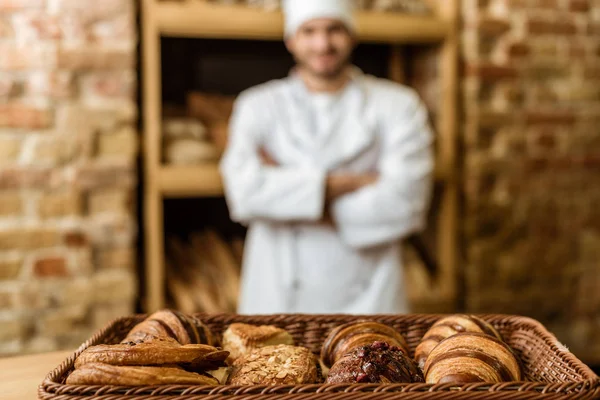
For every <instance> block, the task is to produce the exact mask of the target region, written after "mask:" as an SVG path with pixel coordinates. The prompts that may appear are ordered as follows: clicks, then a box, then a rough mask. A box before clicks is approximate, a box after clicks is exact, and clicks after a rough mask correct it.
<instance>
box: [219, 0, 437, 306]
mask: <svg viewBox="0 0 600 400" xmlns="http://www.w3.org/2000/svg"><path fill="white" fill-rule="evenodd" d="M284 14H285V45H286V47H287V49H288V50H289V51H290V53H291V54H292V55H293V56H294V59H295V61H296V66H295V67H294V69H293V70H292V71H291V72H290V75H289V76H288V77H286V78H284V79H278V80H273V81H270V82H267V83H264V84H261V85H259V86H256V87H253V88H250V89H248V90H246V91H244V92H243V93H242V94H241V95H240V96H239V97H238V99H237V100H236V103H235V106H234V112H233V115H232V117H231V121H230V137H229V144H228V148H227V149H226V152H225V154H224V157H223V159H222V161H221V165H220V169H221V173H222V176H223V180H224V185H225V194H226V199H227V203H228V206H229V209H230V214H231V217H232V219H233V220H235V221H238V222H240V223H243V224H246V225H248V226H249V229H248V234H247V238H246V246H245V254H244V262H243V268H242V285H241V293H240V298H239V309H238V312H239V313H241V314H270V313H348V314H373V313H404V312H408V306H407V297H406V290H405V288H404V282H403V270H402V254H401V239H402V238H405V237H407V236H408V235H411V234H413V233H415V232H417V231H420V230H422V229H423V228H424V226H425V222H426V214H427V209H428V206H429V202H430V197H431V191H432V190H431V189H432V171H433V164H434V163H433V155H432V142H433V135H432V132H431V129H430V127H429V123H428V116H427V111H426V109H425V107H424V104H423V102H422V101H421V99H420V98H419V96H418V95H417V94H416V93H415V91H414V90H412V89H410V88H408V87H405V86H402V85H399V84H397V83H394V82H391V81H388V80H385V79H379V78H375V77H373V76H369V75H366V74H364V73H363V72H361V71H360V70H359V69H358V68H357V67H355V66H354V65H353V64H352V62H351V55H352V51H353V49H354V47H355V45H356V43H357V38H356V26H355V20H354V18H353V12H352V7H351V1H349V0H289V1H286V2H285V3H284Z"/></svg>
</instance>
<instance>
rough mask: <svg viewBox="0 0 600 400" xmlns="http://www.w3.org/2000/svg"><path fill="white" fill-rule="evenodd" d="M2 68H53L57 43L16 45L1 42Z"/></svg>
mask: <svg viewBox="0 0 600 400" xmlns="http://www.w3.org/2000/svg"><path fill="white" fill-rule="evenodd" d="M0 54H2V57H0V70H2V69H4V70H23V69H51V68H53V67H55V66H56V55H57V46H56V44H55V43H35V44H28V45H16V44H15V43H11V42H0Z"/></svg>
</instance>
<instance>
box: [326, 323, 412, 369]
mask: <svg viewBox="0 0 600 400" xmlns="http://www.w3.org/2000/svg"><path fill="white" fill-rule="evenodd" d="M378 341H379V342H385V343H388V344H389V345H390V346H395V347H398V348H400V349H401V350H402V351H403V352H404V353H405V354H408V345H407V344H406V340H405V339H404V337H403V336H402V334H400V332H398V331H396V330H395V329H394V328H392V327H390V326H387V325H384V324H381V323H379V322H373V321H359V322H350V323H347V324H343V325H340V326H338V327H336V328H335V329H333V330H332V331H331V332H330V333H329V335H328V336H327V338H326V339H325V341H324V342H323V347H322V348H321V358H322V360H323V363H324V364H325V365H326V366H327V367H331V366H332V365H333V364H335V362H336V361H338V360H339V359H340V358H341V357H342V356H343V355H344V354H347V353H349V352H351V351H352V350H354V349H356V348H358V347H362V346H366V345H370V344H372V343H374V342H378Z"/></svg>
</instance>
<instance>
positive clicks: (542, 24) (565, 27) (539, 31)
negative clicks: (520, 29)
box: [527, 18, 577, 35]
mask: <svg viewBox="0 0 600 400" xmlns="http://www.w3.org/2000/svg"><path fill="white" fill-rule="evenodd" d="M527 32H529V34H532V35H574V34H576V33H577V24H575V22H574V21H569V20H558V21H549V20H546V19H535V18H531V19H529V20H528V21H527Z"/></svg>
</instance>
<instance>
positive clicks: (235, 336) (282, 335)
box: [222, 323, 294, 362]
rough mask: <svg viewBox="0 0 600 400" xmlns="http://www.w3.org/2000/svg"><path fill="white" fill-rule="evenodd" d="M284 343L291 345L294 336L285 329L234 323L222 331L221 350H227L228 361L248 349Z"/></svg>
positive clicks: (236, 357)
mask: <svg viewBox="0 0 600 400" xmlns="http://www.w3.org/2000/svg"><path fill="white" fill-rule="evenodd" d="M278 344H286V345H290V346H293V345H294V338H293V337H292V335H290V334H289V333H288V332H287V331H285V330H283V329H281V328H278V327H276V326H272V325H261V326H255V325H248V324H242V323H234V324H231V325H229V327H227V330H226V331H225V332H224V333H223V340H222V345H223V350H227V351H228V352H229V358H228V361H229V362H233V361H235V360H236V359H238V358H239V357H241V356H242V355H244V354H246V353H248V352H249V351H250V350H253V349H258V348H261V347H265V346H275V345H278Z"/></svg>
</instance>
